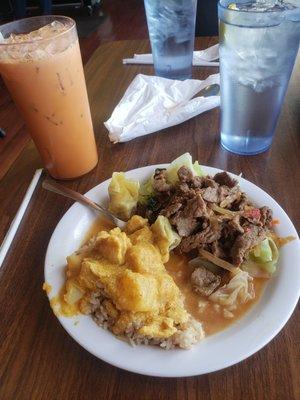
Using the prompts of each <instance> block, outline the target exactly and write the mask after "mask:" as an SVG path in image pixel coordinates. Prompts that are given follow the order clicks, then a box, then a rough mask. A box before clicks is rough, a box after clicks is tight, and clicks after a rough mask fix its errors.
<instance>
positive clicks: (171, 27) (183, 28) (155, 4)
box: [144, 0, 197, 80]
mask: <svg viewBox="0 0 300 400" xmlns="http://www.w3.org/2000/svg"><path fill="white" fill-rule="evenodd" d="M144 2H145V9H146V16H147V24H148V30H149V36H150V41H151V48H152V54H153V62H154V68H155V73H156V75H158V76H163V77H165V78H170V79H181V80H183V79H188V78H191V76H192V61H193V51H194V40H195V20H196V8H197V0H144Z"/></svg>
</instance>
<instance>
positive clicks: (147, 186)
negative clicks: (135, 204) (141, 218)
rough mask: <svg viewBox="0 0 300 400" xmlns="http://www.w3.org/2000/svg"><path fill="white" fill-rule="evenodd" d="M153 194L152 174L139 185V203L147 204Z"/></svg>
mask: <svg viewBox="0 0 300 400" xmlns="http://www.w3.org/2000/svg"><path fill="white" fill-rule="evenodd" d="M153 195H154V190H153V175H151V177H150V178H149V179H148V180H147V181H146V182H145V183H143V184H142V185H141V187H140V191H139V203H141V204H147V203H148V201H149V199H150V198H151V197H152V196H153Z"/></svg>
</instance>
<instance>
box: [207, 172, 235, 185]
mask: <svg viewBox="0 0 300 400" xmlns="http://www.w3.org/2000/svg"><path fill="white" fill-rule="evenodd" d="M213 179H214V181H215V182H217V183H218V184H219V185H224V186H228V187H229V188H230V189H231V188H233V187H234V186H236V185H237V181H236V180H235V179H233V178H231V176H229V175H228V174H227V172H225V171H224V172H218V173H217V174H216V175H215V176H214V178H213Z"/></svg>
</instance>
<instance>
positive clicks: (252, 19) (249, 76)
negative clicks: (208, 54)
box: [218, 0, 300, 155]
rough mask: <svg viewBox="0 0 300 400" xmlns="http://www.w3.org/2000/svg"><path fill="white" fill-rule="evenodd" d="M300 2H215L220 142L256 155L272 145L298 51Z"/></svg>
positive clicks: (269, 0) (244, 152)
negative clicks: (218, 60)
mask: <svg viewBox="0 0 300 400" xmlns="http://www.w3.org/2000/svg"><path fill="white" fill-rule="evenodd" d="M298 6H299V0H294V1H293V0H289V2H288V3H285V2H284V1H278V0H277V1H276V0H260V1H259V0H257V1H255V0H252V1H249V0H240V1H238V2H237V3H232V0H231V1H230V0H220V1H219V4H218V11H219V23H220V25H219V36H220V50H219V51H220V74H221V143H222V145H223V147H225V149H227V150H229V151H231V152H233V153H237V154H246V155H251V154H258V153H261V152H263V151H265V150H267V149H268V148H269V147H270V146H271V143H272V139H273V136H274V132H275V128H276V123H277V120H278V116H279V113H280V109H281V106H282V103H283V100H284V97H285V93H286V90H287V86H288V83H289V79H290V76H291V73H292V70H293V66H294V63H295V58H296V56H297V52H298V49H299V39H300V12H299V11H300V8H299V7H298Z"/></svg>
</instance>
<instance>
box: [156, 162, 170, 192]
mask: <svg viewBox="0 0 300 400" xmlns="http://www.w3.org/2000/svg"><path fill="white" fill-rule="evenodd" d="M166 173H167V171H166V169H165V168H163V169H160V168H157V169H156V170H155V173H154V177H153V178H154V179H153V189H154V191H155V192H158V193H161V192H169V191H170V189H171V185H170V184H169V183H167V175H166Z"/></svg>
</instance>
